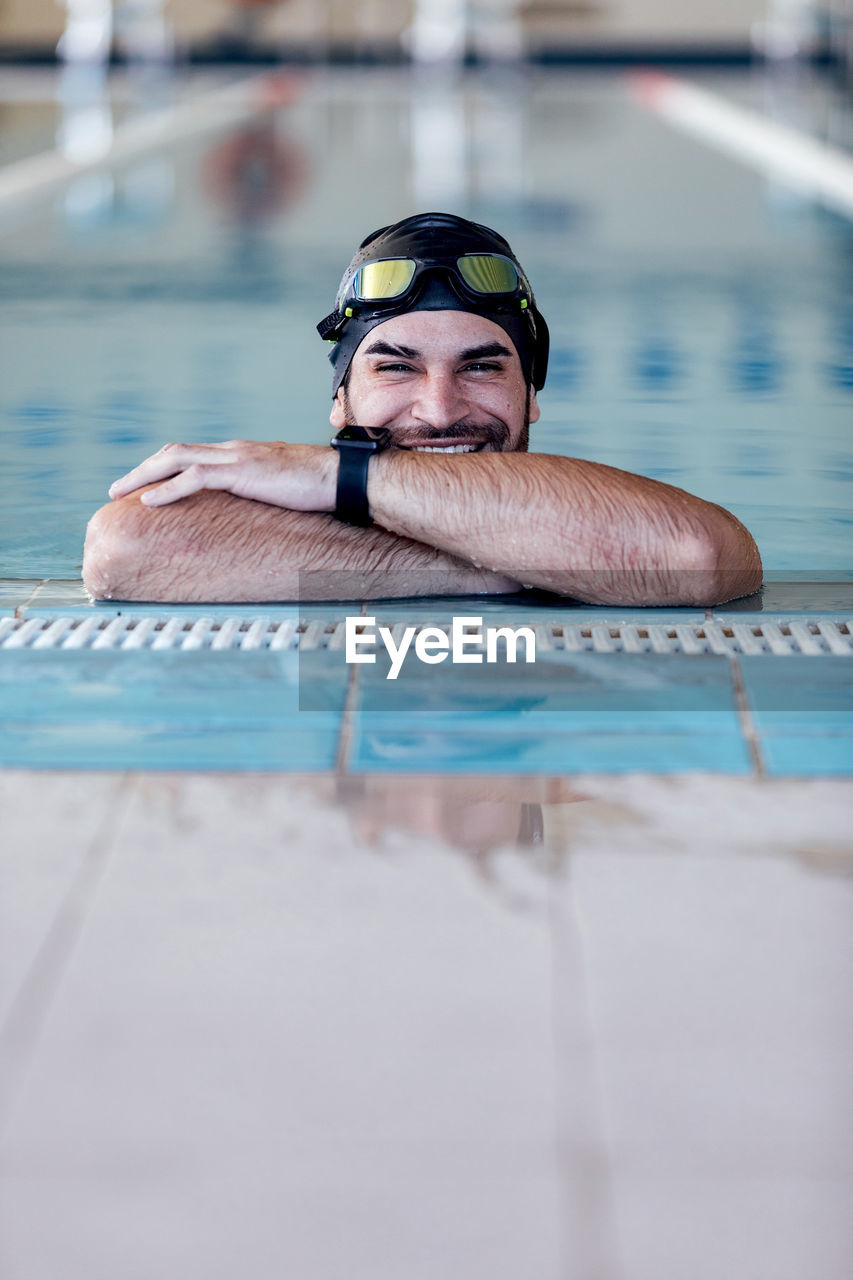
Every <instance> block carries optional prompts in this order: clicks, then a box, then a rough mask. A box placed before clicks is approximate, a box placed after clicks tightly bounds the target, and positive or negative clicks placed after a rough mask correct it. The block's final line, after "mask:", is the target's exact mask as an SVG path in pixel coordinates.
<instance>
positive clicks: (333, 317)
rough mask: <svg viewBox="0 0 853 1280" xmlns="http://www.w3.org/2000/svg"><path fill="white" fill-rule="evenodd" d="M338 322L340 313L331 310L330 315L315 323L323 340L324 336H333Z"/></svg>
mask: <svg viewBox="0 0 853 1280" xmlns="http://www.w3.org/2000/svg"><path fill="white" fill-rule="evenodd" d="M340 322H341V317H340V315H339V314H338V312H337V311H333V312H332V313H331V314H330V315H328V316H324V317H323V319H322V320H321V321H320V323H319V324H318V325H317V332H318V333H319V335H320V337H321V338H323V340H324V341H325V339H326V338H333V337H334V336H335V330H336V329H337V328H338V325H339V324H340Z"/></svg>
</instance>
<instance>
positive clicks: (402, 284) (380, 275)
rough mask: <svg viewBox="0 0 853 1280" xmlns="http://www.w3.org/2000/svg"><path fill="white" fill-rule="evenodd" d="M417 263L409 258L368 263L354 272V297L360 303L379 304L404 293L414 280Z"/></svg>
mask: <svg viewBox="0 0 853 1280" xmlns="http://www.w3.org/2000/svg"><path fill="white" fill-rule="evenodd" d="M416 270H417V263H415V262H413V261H412V259H411V258H386V259H385V260H384V261H383V262H368V263H366V264H365V265H364V266H363V267H361V268H360V269H359V270H358V271H357V272H356V277H355V283H354V286H353V287H354V290H355V296H356V297H357V298H360V299H361V300H362V302H381V301H382V300H383V299H384V298H397V297H399V295H400V294H401V293H405V292H406V290H407V289H408V287H409V285H410V284H411V283H412V280H413V279H414V278H415V271H416Z"/></svg>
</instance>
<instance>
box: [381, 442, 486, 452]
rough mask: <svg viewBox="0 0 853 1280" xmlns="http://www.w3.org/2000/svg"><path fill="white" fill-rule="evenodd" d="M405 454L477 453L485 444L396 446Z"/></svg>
mask: <svg viewBox="0 0 853 1280" xmlns="http://www.w3.org/2000/svg"><path fill="white" fill-rule="evenodd" d="M397 447H398V448H399V449H405V450H406V452H407V453H479V451H480V450H481V449H485V447H486V442H485V441H481V442H480V443H479V444H408V445H406V444H402V445H398V446H397Z"/></svg>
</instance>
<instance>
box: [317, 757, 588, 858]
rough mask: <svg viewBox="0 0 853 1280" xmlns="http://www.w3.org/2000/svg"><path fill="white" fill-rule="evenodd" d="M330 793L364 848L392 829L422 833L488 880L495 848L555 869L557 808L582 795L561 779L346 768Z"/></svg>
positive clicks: (560, 841)
mask: <svg viewBox="0 0 853 1280" xmlns="http://www.w3.org/2000/svg"><path fill="white" fill-rule="evenodd" d="M334 799H335V801H336V803H337V804H338V805H339V806H341V807H342V808H343V809H344V810H345V812H346V813H347V814H348V816H349V818H350V820H351V822H352V827H353V831H354V832H355V834H356V835H357V837H358V838H359V840H360V841H361V842H362V843H364V844H366V845H368V846H369V847H371V848H376V847H381V845H382V843H383V841H384V840H385V839H386V838H388V837H390V836H392V835H393V834H398V833H406V834H415V835H420V836H427V837H430V838H432V839H438V840H440V841H441V842H442V844H443V845H445V846H449V847H450V848H452V849H456V850H458V851H459V852H460V853H464V854H466V855H468V857H469V858H470V859H471V861H472V862H473V864H474V865H475V866H476V868H477V871H478V874H480V875H481V876H482V877H483V878H484V879H487V880H491V879H493V874H492V866H491V864H492V857H493V855H494V854H496V853H497V852H498V851H499V850H509V849H518V850H523V851H526V852H528V853H530V854H532V855H534V856H535V857H536V861H537V864H538V866H539V868H540V870H542V871H546V872H547V871H549V870H553V869H554V868H556V866H557V865H559V861H560V855H561V854H562V853H563V852H565V849H566V846H567V841H566V824H565V822H564V821H563V816H564V815H563V814H562V812H561V806H563V805H570V804H575V803H577V802H578V801H583V800H585V799H586V797H585V796H584V794H583V793H582V792H581V791H580V790H579V789H578V788H577V787H576V786H575V784H573V783H571V782H569V781H567V780H566V779H565V778H543V777H520V778H513V777H504V776H497V777H493V776H485V777H483V776H470V777H463V776H455V777H445V776H441V775H404V776H396V775H395V776H384V775H381V774H356V775H352V774H348V775H344V776H340V777H338V778H337V779H336V780H335V791H334Z"/></svg>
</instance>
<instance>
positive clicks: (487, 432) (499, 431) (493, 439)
mask: <svg viewBox="0 0 853 1280" xmlns="http://www.w3.org/2000/svg"><path fill="white" fill-rule="evenodd" d="M341 391H342V392H343V408H344V415H345V417H346V423H347V426H348V427H365V426H376V425H381V424H376V423H366V422H359V421H358V419H357V417H356V415H355V412H354V410H353V407H352V402H351V400H350V398H349V390H348V388H347V385H346V382H343V383H342V384H341ZM418 435H419V437H421V438H422V440H423V443H424V444H429V443H430V441H431V440H434V441H440V440H442V439H445V438H447V437H451V438H452V439H453V440H456V441H459V442H464V441H465V440H466V439H469V440H472V441H475V442H476V443H477V444H481V443H482V444H483V449H484V451H487V452H490V453H527V450H528V446H529V443H530V396H529V394H528V396H527V398H526V399H525V401H524V422H523V424H522V428H521V435H520V436H519V438H518V443H517V444H516V445H515V446H514V447H513V446H511V445H510V438H511V433H510V429H509V427H508V426H507V424H506V423H505V422H504V421H503V420H502V419H501V418H489V419H488V420H487V421H486V422H475V421H474V420H473V419H472V418H460V419H459V421H458V422H454V423H452V424H451V425H450V426H449V427H445V428H438V427H431V426H429V425H428V424H426V425H424V426H423V427H421V428H420V429H419V432H418Z"/></svg>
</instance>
